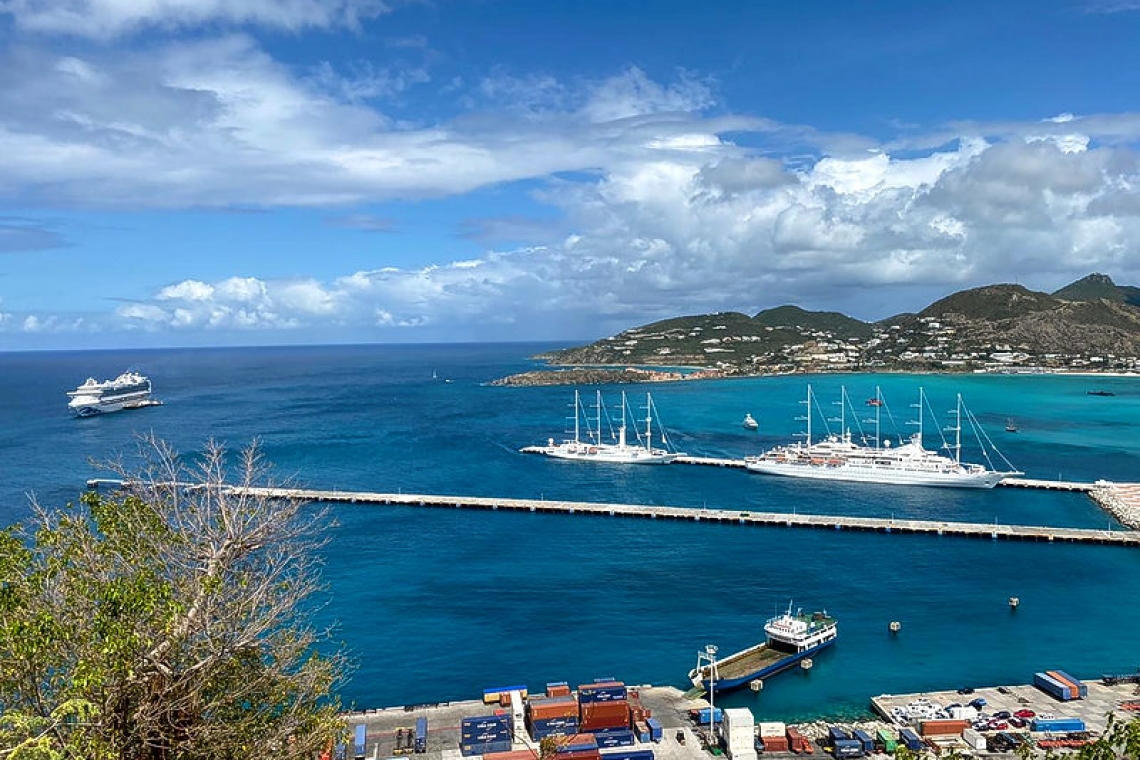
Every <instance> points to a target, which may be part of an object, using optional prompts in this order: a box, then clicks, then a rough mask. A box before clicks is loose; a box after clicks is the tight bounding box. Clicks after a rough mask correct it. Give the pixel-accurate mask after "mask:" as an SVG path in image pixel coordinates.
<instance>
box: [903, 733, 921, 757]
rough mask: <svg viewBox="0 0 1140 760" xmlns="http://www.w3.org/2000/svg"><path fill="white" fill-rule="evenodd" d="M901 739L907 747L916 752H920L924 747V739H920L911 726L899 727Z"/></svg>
mask: <svg viewBox="0 0 1140 760" xmlns="http://www.w3.org/2000/svg"><path fill="white" fill-rule="evenodd" d="M899 741H900V742H902V743H903V744H905V745H906V748H907V749H909V750H912V751H914V752H918V751H919V750H920V749H922V739H919V738H918V734H916V733H915V732H914V731H911V730H910V729H909V728H900V729H899Z"/></svg>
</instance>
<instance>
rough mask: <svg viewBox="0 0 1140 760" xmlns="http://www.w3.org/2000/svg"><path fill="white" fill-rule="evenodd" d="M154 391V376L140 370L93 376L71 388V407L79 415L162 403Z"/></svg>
mask: <svg viewBox="0 0 1140 760" xmlns="http://www.w3.org/2000/svg"><path fill="white" fill-rule="evenodd" d="M150 394H151V387H150V379H149V378H147V377H146V376H145V375H140V374H139V373H137V372H124V373H123V374H121V375H119V376H118V377H116V378H115V379H114V380H104V381H102V382H100V381H98V380H96V379H95V378H93V377H89V378H87V381H86V382H85V383H83V385H81V386H79V387H78V388H76V389H75V390H73V391H68V392H67V395H68V396H70V397H71V401H69V402H67V408H68V409H69V410H70V411H71V413H72V414H74V415H75V416H76V417H92V416H94V415H96V414H106V413H107V412H117V411H119V410H121V409H134V408H137V407H140V406H152V405H155V404H158V403H159V402H158V401H155V400H153V399H151V397H150Z"/></svg>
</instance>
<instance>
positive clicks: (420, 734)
mask: <svg viewBox="0 0 1140 760" xmlns="http://www.w3.org/2000/svg"><path fill="white" fill-rule="evenodd" d="M415 750H416V752H417V753H423V752H427V718H422V717H421V718H416V745H415Z"/></svg>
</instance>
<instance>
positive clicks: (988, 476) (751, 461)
mask: <svg viewBox="0 0 1140 760" xmlns="http://www.w3.org/2000/svg"><path fill="white" fill-rule="evenodd" d="M875 398H876V399H877V400H879V401H880V403H879V404H876V405H874V409H875V420H874V423H875V429H874V433H873V434H872V435H871V444H870V445H868V444H865V443H856V442H855V441H854V440H853V438H852V435H851V431H850V429H848V428H847V427H846V417H845V415H846V411H844V412H843V413H842V414H843V416H841V418H840V430H841V431H842V432H840V433H831V432H830V431H829V432H828V433H827V435H825V436H824V437H823V438H822V439H821V440H818V441H816V440H813V439H812V422H811V419H812V414H811V410H812V408H813V407H814V406H815V397H814V396H813V394H812V391H811V386H808V396H807V401H806V403H807V405H808V414H807V416H806V418H805V419H806V420H807V433H806V434H805V435H806V441H804V442H797V443H793V444H789V445H784V446H776V447H775V448H773V449H771V450H769V451H766V452H764V453H763V454H761V455H760V456H754V457H745V458H744V466H745V468H746V469H747V470H749V471H750V472H757V473H761V474H765V475H784V476H788V477H794V478H812V479H816V480H842V481H853V482H861V483H884V484H889V485H918V486H939V487H949V488H993V487H994V486H996V485H997V484H998V483H1000V482H1001V481H1002V479H1004V478H1007V477H1014V476H1017V475H1021V474H1022V473H1021V472H1020V471H1019V470H1016V469H1015V468H1014V467H1013V466H1012V465H1011V464H1010V463H1009V461H1008V460H1006V459H1005V457H1004V456H1002V455H1001V453H1000V452H999V451H998V450H997V447H996V446H995V445H994V444H993V441H991V440H990V439H989V436H987V435H986V434H985V431H984V430H981V428H980V426H979V425H978V424H977V420H976V419H975V418H974V416H973V415H972V414H971V413H970V412H969V411H968V410H966V409H965V408H964V406H963V404H962V396H961V395H960V394H959V395H958V397H957V407H956V409H955V410H954V411H953V412H952V414H953V415H954V424H953V425H952V426H951V427H949V428H947V429H946V430H947V431H950V432H953V433H954V439H953V442H952V443H950V442H945V440H944V443H943V448H945V449H949V450H951V451H952V452H953V454H952V455H950V456H947V455H945V454H941V453H939V452H937V451H931V450H929V449H927V448H925V447H924V445H923V429H922V417H923V409H924V408H925V407H927V406H928V404H927V401H926V396H925V394H924V393H923V391H922V389H921V388H920V389H919V402H918V404H916V405H915V406H917V407H918V408H919V412H918V421H917V422H915V423H912V424H915V425H918V432H916V433H914V434H913V435H912V436H911V437H910V439H909V440H907V441H906V442H904V443H902V444H900V445H899V446H895V447H892V446H891V442H890V440H889V439H887V440H884V441H882V444H881V445H880V443H879V440H880V438H879V423H880V412H881V411H882V409H884V408H885V407H884V405H883V404H882V397H881V394H880V393H879V391H877V390H876V396H875ZM800 403H805V402H800ZM848 404H849V402H848V401H847V395H846V391H842V393H841V401H840V406H841V409H843V410H846V408H847V406H848ZM963 420H965V421H966V422H967V423H968V424H969V425H970V426H971V427H972V428H973V430H974V432H975V434H976V435H979V437H984V438H985V442H984V444H983V445H982V447H981V448H982V452H983V454H984V456H985V457H986V460H987V462H989V466H986V465H981V464H971V463H967V462H963V461H962V459H961V452H962V441H961V433H962V423H963ZM941 432H942V431H939V434H941ZM990 451H993V452H995V453H996V454H998V455H999V456H1002V459H1003V460H1004V465H1005V466H1006V467H1007V468H1008V469H997V468H996V467H994V466H993V463H992V462H991V461H990V459H989V452H990Z"/></svg>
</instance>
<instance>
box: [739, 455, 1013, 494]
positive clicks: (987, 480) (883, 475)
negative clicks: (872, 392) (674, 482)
mask: <svg viewBox="0 0 1140 760" xmlns="http://www.w3.org/2000/svg"><path fill="white" fill-rule="evenodd" d="M744 466H745V467H746V468H747V469H748V470H749V471H750V472H758V473H761V474H764V475H781V476H784V477H789V478H809V479H812V480H840V481H848V482H854V483H882V484H885V485H905V486H933V487H940V488H993V487H994V486H996V485H997V484H998V483H1000V482H1001V481H1002V478H1004V477H1006V473H1003V472H993V471H992V470H986V471H983V472H961V473H954V472H921V471H913V470H905V469H886V468H877V467H860V466H853V465H851V464H835V465H832V464H810V463H795V464H792V463H786V462H767V461H762V460H759V461H746V462H745V464H744Z"/></svg>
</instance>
